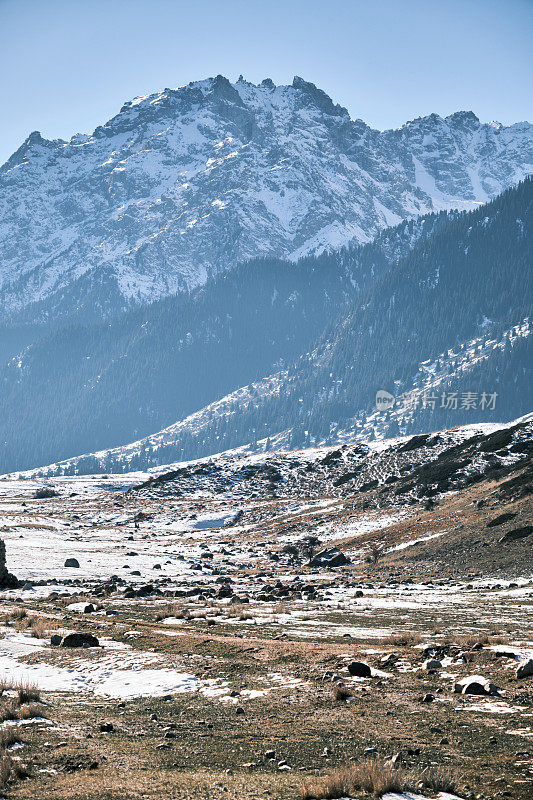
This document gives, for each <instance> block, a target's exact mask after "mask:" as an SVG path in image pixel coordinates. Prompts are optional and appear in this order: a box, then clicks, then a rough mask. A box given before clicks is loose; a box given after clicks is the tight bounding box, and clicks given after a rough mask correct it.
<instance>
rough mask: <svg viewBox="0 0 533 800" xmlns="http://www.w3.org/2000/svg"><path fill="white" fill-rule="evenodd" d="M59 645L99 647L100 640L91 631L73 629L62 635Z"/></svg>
mask: <svg viewBox="0 0 533 800" xmlns="http://www.w3.org/2000/svg"><path fill="white" fill-rule="evenodd" d="M61 647H100V642H99V641H98V639H97V638H96V636H93V635H92V633H85V632H83V631H75V632H74V633H67V635H66V636H63V638H62V640H61Z"/></svg>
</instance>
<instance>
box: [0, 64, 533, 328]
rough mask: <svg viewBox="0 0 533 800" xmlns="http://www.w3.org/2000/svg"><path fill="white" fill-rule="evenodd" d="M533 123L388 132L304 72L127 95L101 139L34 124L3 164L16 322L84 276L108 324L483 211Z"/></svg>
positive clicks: (454, 117) (525, 163) (9, 284)
mask: <svg viewBox="0 0 533 800" xmlns="http://www.w3.org/2000/svg"><path fill="white" fill-rule="evenodd" d="M532 131H533V126H532V125H530V124H529V123H515V124H514V125H512V126H502V125H500V124H499V123H489V124H485V123H480V122H479V120H478V118H477V117H476V116H475V114H473V112H456V113H454V114H451V115H449V116H448V117H445V118H442V117H439V116H438V115H437V114H431V115H428V116H426V117H419V118H417V119H415V120H412V121H410V122H407V123H405V125H403V126H401V127H400V128H398V129H392V130H388V131H383V132H380V131H376V130H374V129H372V128H370V127H369V126H368V125H366V124H365V123H364V122H363V121H362V120H358V119H355V120H352V119H351V118H350V115H349V113H348V111H347V110H346V109H344V108H343V107H342V106H339V105H336V104H335V103H334V102H333V100H331V98H329V97H328V95H327V94H326V93H325V92H323V91H322V90H321V89H319V88H317V87H316V86H315V85H314V84H312V83H309V82H307V81H304V80H303V79H302V78H298V77H295V79H294V81H293V83H292V85H290V86H275V85H274V84H273V82H272V81H270V80H269V79H265V80H264V81H263V82H262V83H260V84H258V85H255V84H252V83H249V82H247V81H245V80H244V79H242V78H240V79H239V80H238V81H237V82H236V83H230V81H229V80H228V79H227V78H224V77H223V76H217V77H215V78H208V79H206V80H203V81H197V82H193V83H191V84H189V85H187V86H185V87H181V88H178V89H164V90H162V91H160V92H156V93H153V94H150V95H146V96H144V97H140V98H134V99H133V100H130V101H127V102H126V103H124V105H123V106H122V108H121V110H120V111H119V113H118V114H117V115H115V116H114V117H112V118H111V119H110V120H109V121H108V122H106V123H105V124H104V125H101V126H98V127H97V128H95V130H94V132H93V133H92V134H91V135H85V134H76V135H75V136H74V137H72V138H71V139H70V140H69V141H64V140H46V139H44V138H43V137H42V136H41V134H40V133H38V132H33V133H31V134H30V136H29V137H28V138H27V139H26V141H25V142H24V143H23V144H22V145H21V147H20V148H19V149H18V150H17V151H16V152H15V153H14V154H13V155H12V156H11V157H10V159H8V161H7V162H6V163H5V164H4V165H3V166H2V167H1V168H0V214H1V216H0V218H1V219H2V224H1V225H0V259H1V261H0V263H1V264H2V268H1V270H0V308H2V309H3V315H2V316H3V319H4V320H9V321H13V320H16V319H17V317H18V316H19V315H20V314H24V312H25V311H26V310H27V309H28V308H29V307H31V306H32V304H37V306H38V307H39V311H38V312H37V313H38V314H40V317H39V319H47V318H48V317H53V316H54V314H55V313H56V312H55V310H54V309H55V308H56V307H57V306H59V305H61V298H62V297H63V294H66V295H67V296H68V294H69V292H70V289H71V287H72V286H74V285H78V287H79V291H78V293H77V296H76V298H75V303H74V307H75V308H76V309H77V308H82V309H86V311H87V313H88V315H89V316H91V315H92V317H93V318H95V319H99V318H101V317H105V316H107V315H109V314H111V315H112V314H113V313H116V312H117V311H120V310H122V309H123V308H126V307H128V306H130V305H134V304H137V303H142V302H151V301H153V300H154V299H158V298H160V297H165V296H168V295H171V294H175V293H178V292H182V291H190V290H191V289H193V288H195V287H196V286H198V285H201V284H202V283H204V282H205V280H207V278H208V277H209V276H211V275H214V274H216V273H217V272H219V271H223V270H225V269H228V268H231V267H233V266H234V265H235V264H236V263H237V262H242V261H246V260H249V259H250V258H253V257H256V256H271V257H281V258H285V259H288V260H292V261H296V260H298V259H299V258H301V257H303V256H306V255H309V254H319V253H320V252H322V251H324V250H332V249H337V248H339V247H341V246H344V245H347V244H349V243H350V242H352V241H358V242H367V241H370V240H371V239H373V238H374V237H375V235H376V234H377V233H378V232H379V231H380V230H382V229H384V228H386V227H390V226H391V225H394V224H397V223H399V222H400V221H401V220H402V219H405V218H411V217H415V216H419V215H420V214H423V213H428V212H432V211H439V210H449V209H452V208H458V209H466V208H472V207H473V206H475V205H476V204H479V203H483V202H485V201H487V200H489V199H490V198H492V197H494V196H495V195H497V194H498V193H500V192H501V191H503V190H504V189H506V188H508V187H509V186H510V185H513V184H515V183H517V182H518V181H519V180H520V179H522V178H523V177H525V175H526V174H528V173H529V172H530V171H531V170H533V144H532V140H533V136H532V135H531V134H532ZM102 287H105V288H102ZM47 304H48V305H47Z"/></svg>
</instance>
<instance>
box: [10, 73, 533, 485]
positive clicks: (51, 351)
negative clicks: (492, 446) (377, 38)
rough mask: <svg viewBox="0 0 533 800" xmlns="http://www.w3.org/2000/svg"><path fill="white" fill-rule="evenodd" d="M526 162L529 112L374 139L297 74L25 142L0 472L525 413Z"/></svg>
mask: <svg viewBox="0 0 533 800" xmlns="http://www.w3.org/2000/svg"><path fill="white" fill-rule="evenodd" d="M532 164H533V126H532V125H530V124H529V123H517V124H515V125H511V126H508V127H504V126H502V125H500V124H498V123H490V124H482V123H480V122H479V120H478V119H477V117H475V115H474V114H472V113H471V112H459V113H456V114H452V115H451V116H449V117H446V118H445V119H442V118H441V117H439V116H437V115H435V114H432V115H430V116H428V117H424V118H420V119H417V120H414V121H412V122H409V123H407V124H406V125H404V126H402V127H401V128H399V129H398V130H391V131H384V132H380V131H374V130H372V129H371V128H369V127H368V126H367V125H365V123H363V122H362V121H361V120H355V121H354V120H352V119H350V116H349V114H348V112H347V111H346V110H345V109H344V108H342V107H340V106H338V105H335V104H334V103H333V101H332V100H331V99H330V98H329V97H328V96H327V95H326V94H325V93H324V92H322V91H321V90H320V89H317V87H316V86H314V85H313V84H310V83H307V82H305V81H303V80H302V79H300V78H295V79H294V81H293V84H292V85H291V86H278V87H276V86H274V84H273V83H272V81H270V80H268V79H266V80H265V81H263V82H262V83H261V84H259V85H258V86H255V85H253V84H250V83H248V82H247V81H245V80H243V79H242V78H240V79H239V80H238V81H237V82H236V83H235V84H231V83H230V82H229V81H228V80H227V79H225V78H223V77H221V76H218V77H217V78H211V79H208V80H206V81H200V82H196V83H193V84H190V85H189V86H187V87H184V88H182V89H178V90H169V89H165V90H164V91H162V92H158V93H156V94H153V95H149V96H147V97H144V98H136V99H135V100H133V101H131V102H128V103H126V104H125V105H124V106H123V108H122V109H121V111H120V112H119V114H118V115H117V116H116V117H114V118H113V119H112V120H110V121H109V122H108V123H106V125H104V126H102V127H100V128H97V129H96V131H95V132H94V133H93V134H92V135H91V136H82V135H77V136H75V137H73V138H72V139H71V140H70V142H63V141H59V140H58V141H52V142H50V141H46V140H44V139H42V137H41V136H40V135H39V134H32V135H30V137H29V138H28V140H27V141H26V142H25V143H24V144H23V145H22V147H21V148H19V150H18V151H17V152H16V153H15V154H14V155H13V156H12V157H11V158H10V159H9V160H8V162H7V163H6V164H5V165H4V166H3V167H2V168H1V169H0V208H1V209H2V217H1V220H2V221H1V222H0V386H1V388H2V391H1V393H0V442H2V447H0V472H11V471H15V470H24V469H35V468H38V467H40V465H43V464H52V465H53V466H52V467H50V469H49V470H48V472H50V473H54V472H64V471H68V472H72V471H80V470H81V471H86V472H94V471H101V470H102V469H104V470H105V471H123V470H125V469H130V468H132V467H133V468H136V467H142V468H144V467H147V466H154V465H155V466H157V465H160V464H163V463H165V462H171V461H176V460H181V459H184V458H199V457H203V456H206V455H210V454H212V453H216V452H220V451H222V450H227V449H234V448H241V449H245V450H246V449H248V450H252V451H254V450H257V449H271V448H274V447H300V446H310V445H316V444H323V443H324V444H332V443H336V442H343V441H348V440H350V439H351V440H353V439H357V438H359V437H363V436H364V438H365V439H371V438H373V437H382V436H390V435H397V434H398V433H401V434H406V433H418V432H421V431H424V430H430V429H431V430H434V429H437V428H439V427H452V426H454V425H460V424H467V423H468V422H471V421H472V422H474V421H476V422H479V421H483V422H485V421H508V420H511V419H514V418H517V417H520V416H522V415H523V414H526V413H527V412H529V411H530V410H531V405H532V400H533V398H532V397H531V388H530V387H531V385H532V378H533V375H532V368H531V365H532V363H533V358H532V354H531V336H530V333H531V329H530V322H531V319H532V302H533V286H532V270H531V252H532V245H531V223H532V219H531V217H532V208H533V196H532V195H533V182H532V179H531V178H530V177H527V176H528V174H529V173H530V172H531V171H532V170H533V167H532ZM378 390H381V391H383V392H386V393H387V396H388V397H389V398H390V399H391V400H392V403H391V405H390V407H388V408H386V409H380V410H377V409H376V407H375V397H376V392H377V391H378ZM450 393H451V394H452V395H453V394H455V396H456V399H457V402H456V404H455V407H454V404H453V400H451V401H448V400H446V401H445V398H446V397H448V395H449V394H450ZM428 395H429V396H430V397H434V400H433V401H431V402H430V403H429V405H428V403H427V402H426V397H427V396H428ZM463 395H468V396H470V395H472V396H473V395H475V397H476V401H475V402H473V401H472V402H471V403H470V405H468V404H467V405H464V404H463V402H462V397H463ZM406 397H409V398H411V399H410V406H409V407H408V408H406V407H404V405H403V403H404V400H405V398H406ZM488 397H493V401H491V402H488V401H487V400H486V398H488ZM481 398H485V399H483V400H482V399H481ZM496 398H498V401H497V404H496ZM132 443H133V444H132Z"/></svg>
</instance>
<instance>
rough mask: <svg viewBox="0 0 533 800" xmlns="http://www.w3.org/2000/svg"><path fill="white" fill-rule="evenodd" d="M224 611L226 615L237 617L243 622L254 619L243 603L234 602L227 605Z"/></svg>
mask: <svg viewBox="0 0 533 800" xmlns="http://www.w3.org/2000/svg"><path fill="white" fill-rule="evenodd" d="M224 613H225V615H226V617H236V618H237V619H238V620H240V621H241V622H245V621H246V620H247V619H253V617H252V615H251V614H250V612H249V611H248V610H247V609H246V608H245V606H244V605H243V604H242V603H232V604H231V605H229V606H226V608H225V609H224Z"/></svg>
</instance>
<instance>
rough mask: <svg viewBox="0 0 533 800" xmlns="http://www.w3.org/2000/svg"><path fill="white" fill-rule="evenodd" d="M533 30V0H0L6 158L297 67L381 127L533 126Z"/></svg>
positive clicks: (1, 149) (282, 75) (2, 156)
mask: <svg viewBox="0 0 533 800" xmlns="http://www.w3.org/2000/svg"><path fill="white" fill-rule="evenodd" d="M532 32H533V0H285V1H284V2H283V1H282V0H187V2H185V1H184V0H0V75H1V76H2V77H1V81H0V109H1V113H0V163H3V162H4V161H5V160H6V158H7V157H8V156H9V155H10V154H11V153H12V152H13V151H14V150H15V149H16V148H17V147H18V146H19V145H20V143H21V142H22V141H23V140H24V139H25V137H26V136H27V135H28V133H30V132H31V131H32V130H40V131H41V133H42V134H43V136H46V137H48V138H56V137H60V138H64V139H65V138H69V137H70V136H71V135H72V134H74V133H76V132H78V131H81V132H91V131H92V130H94V128H95V127H96V126H97V125H99V124H102V123H104V122H105V121H106V120H107V119H109V118H110V117H111V116H113V114H115V113H116V112H117V111H118V109H119V108H120V106H121V105H122V103H123V101H124V100H127V99H130V98H132V97H134V96H135V95H141V94H148V93H149V92H152V91H155V90H156V89H158V88H164V87H166V86H169V87H176V86H182V85H183V84H185V83H188V82H189V81H191V80H198V79H201V78H204V77H208V76H210V75H216V74H218V73H222V74H224V75H226V76H227V77H228V78H230V80H235V79H236V78H237V77H238V75H239V73H242V74H243V75H244V77H245V78H247V79H248V80H250V81H253V82H254V83H255V82H258V81H260V80H262V79H263V78H265V77H271V78H272V79H273V80H274V82H275V83H278V84H280V83H290V82H291V81H292V78H293V75H295V74H296V75H300V76H302V77H303V78H305V79H306V80H309V81H312V82H313V83H316V84H317V85H318V86H320V87H321V88H322V89H324V90H325V91H326V92H328V94H330V95H331V97H332V98H333V99H334V100H335V101H336V102H339V103H341V104H342V105H344V106H346V107H347V108H348V110H349V112H350V114H351V115H352V117H360V118H362V119H364V120H365V121H366V122H368V123H369V124H370V125H373V126H374V127H377V128H389V127H396V126H398V125H400V124H402V123H403V122H405V121H406V120H408V119H413V118H414V117H417V116H422V115H424V114H428V113H431V112H433V111H435V112H437V113H439V114H441V115H446V114H449V113H451V112H453V111H457V110H461V109H472V110H473V111H474V112H475V113H476V114H477V115H478V116H479V117H480V118H481V119H482V120H484V121H486V120H491V119H497V120H499V121H501V122H504V123H509V122H517V121H520V120H524V119H529V120H530V121H533V109H532V98H533V93H532V92H531V78H532V55H531V37H532Z"/></svg>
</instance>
